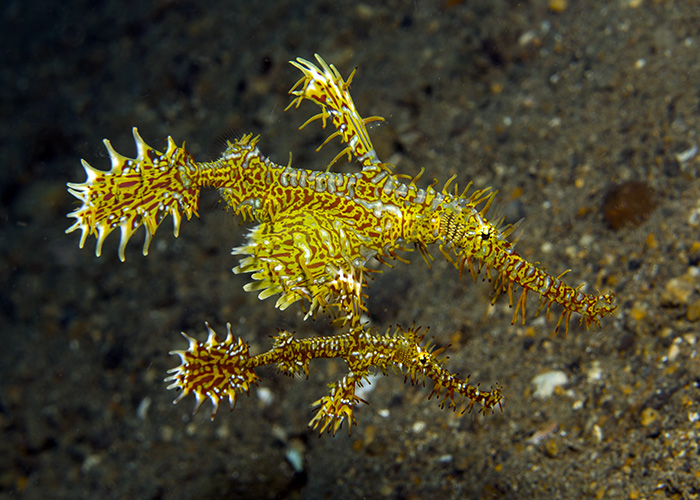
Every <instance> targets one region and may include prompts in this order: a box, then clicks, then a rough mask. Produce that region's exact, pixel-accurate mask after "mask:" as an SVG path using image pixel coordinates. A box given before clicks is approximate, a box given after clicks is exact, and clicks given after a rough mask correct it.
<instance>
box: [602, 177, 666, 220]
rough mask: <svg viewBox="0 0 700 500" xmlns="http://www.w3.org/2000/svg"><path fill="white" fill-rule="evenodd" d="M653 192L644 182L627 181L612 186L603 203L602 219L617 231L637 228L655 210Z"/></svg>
mask: <svg viewBox="0 0 700 500" xmlns="http://www.w3.org/2000/svg"><path fill="white" fill-rule="evenodd" d="M654 195H655V191H654V189H653V188H652V187H651V186H649V185H648V184H647V183H646V182H640V181H627V182H623V183H622V184H618V185H616V186H613V187H612V188H611V189H610V190H609V191H608V193H607V194H606V195H605V200H604V201H603V217H604V218H605V222H607V223H608V225H609V226H610V227H611V228H612V229H614V230H615V231H617V230H618V229H621V228H623V227H633V226H638V225H639V224H641V223H642V222H644V221H645V220H646V219H647V218H648V217H649V215H650V214H651V213H652V212H653V211H654V209H655V208H656V200H655V196H654Z"/></svg>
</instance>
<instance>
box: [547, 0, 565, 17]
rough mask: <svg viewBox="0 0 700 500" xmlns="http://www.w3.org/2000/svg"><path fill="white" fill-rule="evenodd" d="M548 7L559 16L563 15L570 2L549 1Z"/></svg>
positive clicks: (560, 0)
mask: <svg viewBox="0 0 700 500" xmlns="http://www.w3.org/2000/svg"><path fill="white" fill-rule="evenodd" d="M547 6H548V7H549V10H551V11H552V12H556V13H557V14H561V13H562V12H564V11H565V10H566V8H567V7H568V6H569V2H567V0H549V3H548V5H547Z"/></svg>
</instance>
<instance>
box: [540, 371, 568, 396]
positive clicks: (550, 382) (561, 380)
mask: <svg viewBox="0 0 700 500" xmlns="http://www.w3.org/2000/svg"><path fill="white" fill-rule="evenodd" d="M568 381H569V377H568V376H567V375H566V373H564V372H563V371H561V370H552V371H551V372H545V373H541V374H539V375H537V376H536V377H535V378H533V379H532V383H533V384H534V386H535V397H536V398H538V399H546V398H548V397H550V396H551V395H552V394H554V389H556V388H557V387H560V386H562V385H564V384H566V383H567V382H568Z"/></svg>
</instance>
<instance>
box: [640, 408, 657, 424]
mask: <svg viewBox="0 0 700 500" xmlns="http://www.w3.org/2000/svg"><path fill="white" fill-rule="evenodd" d="M658 419H659V412H658V411H656V410H655V409H653V408H644V410H643V411H642V414H641V423H642V425H643V426H644V427H649V426H650V425H651V424H653V423H654V422H656V421H657V420H658Z"/></svg>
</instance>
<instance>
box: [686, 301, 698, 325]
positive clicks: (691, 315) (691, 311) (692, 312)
mask: <svg viewBox="0 0 700 500" xmlns="http://www.w3.org/2000/svg"><path fill="white" fill-rule="evenodd" d="M685 317H686V318H688V321H693V322H695V321H698V320H700V299H698V300H696V301H695V302H693V303H692V304H690V305H689V306H688V311H687V312H686V313H685Z"/></svg>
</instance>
